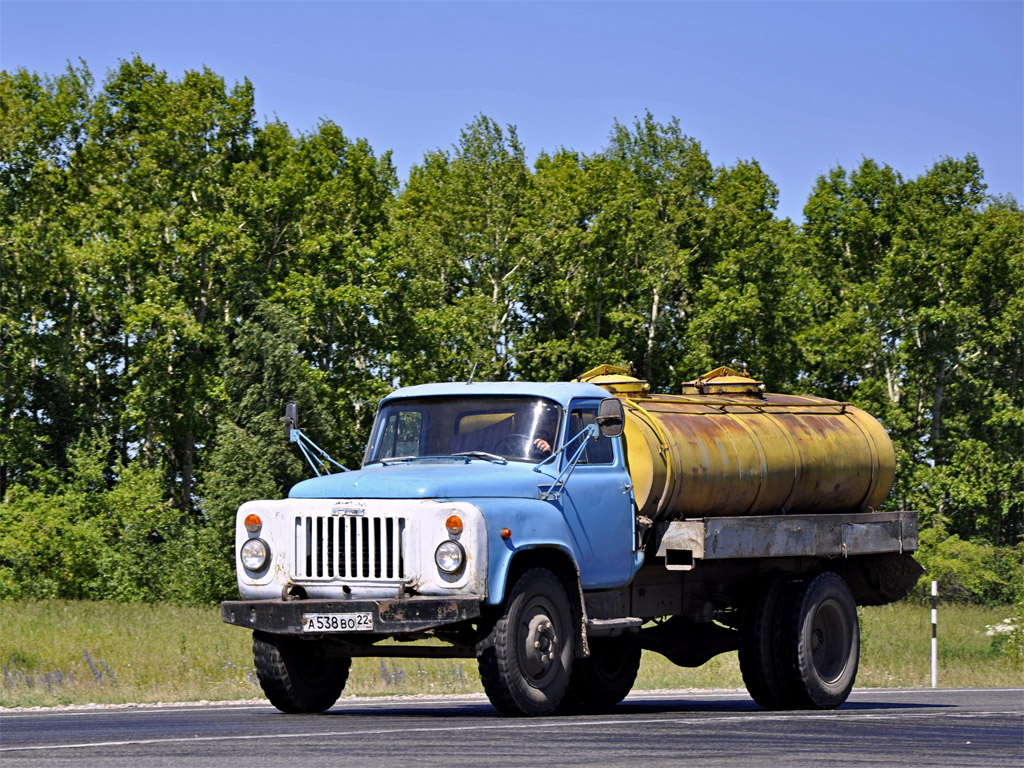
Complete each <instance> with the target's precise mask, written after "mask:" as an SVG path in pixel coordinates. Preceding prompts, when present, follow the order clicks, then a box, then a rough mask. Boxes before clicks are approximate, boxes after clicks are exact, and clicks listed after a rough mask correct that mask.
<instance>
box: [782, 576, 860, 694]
mask: <svg viewBox="0 0 1024 768" xmlns="http://www.w3.org/2000/svg"><path fill="white" fill-rule="evenodd" d="M778 619H779V622H780V624H779V627H778V630H779V631H778V632H777V633H776V638H777V643H778V647H777V651H778V655H777V659H778V677H779V684H780V687H781V689H782V695H783V699H784V700H785V702H786V704H787V706H789V707H792V708H796V709H834V708H836V707H838V706H839V705H840V704H842V703H843V702H844V701H846V699H847V697H848V696H849V695H850V691H851V690H853V683H854V681H855V680H856V678H857V666H858V663H859V660H860V624H859V622H858V619H857V604H856V603H855V602H854V599H853V595H851V594H850V590H849V588H848V587H847V586H846V582H844V581H843V580H842V578H841V577H839V576H837V575H836V574H834V573H830V572H825V573H819V574H818V575H817V576H814V577H813V578H811V579H808V580H807V581H805V582H800V583H798V584H796V585H794V587H793V588H792V590H791V591H789V592H788V594H787V595H786V597H785V599H784V600H783V605H782V606H781V610H780V612H779V616H778Z"/></svg>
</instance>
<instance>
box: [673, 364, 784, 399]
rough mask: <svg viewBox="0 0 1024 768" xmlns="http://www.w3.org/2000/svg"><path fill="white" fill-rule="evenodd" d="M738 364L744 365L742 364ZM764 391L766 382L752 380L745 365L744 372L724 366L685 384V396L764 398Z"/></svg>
mask: <svg viewBox="0 0 1024 768" xmlns="http://www.w3.org/2000/svg"><path fill="white" fill-rule="evenodd" d="M737 364H738V365H743V364H742V363H737ZM764 389H765V387H764V382H761V381H758V380H757V379H754V378H751V377H750V376H749V375H748V374H747V367H746V365H743V371H742V372H741V371H737V370H736V369H734V368H729V367H728V366H725V365H723V366H721V367H719V368H715V370H713V371H708V372H707V373H705V374H704V375H703V376H698V377H697V378H696V379H694V380H693V381H688V382H686V383H684V384H683V394H684V395H743V396H746V397H764Z"/></svg>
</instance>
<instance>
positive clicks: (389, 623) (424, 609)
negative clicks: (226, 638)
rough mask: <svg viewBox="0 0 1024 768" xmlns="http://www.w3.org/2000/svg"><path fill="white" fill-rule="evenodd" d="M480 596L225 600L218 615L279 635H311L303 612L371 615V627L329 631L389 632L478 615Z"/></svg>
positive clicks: (377, 634)
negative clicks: (305, 625)
mask: <svg viewBox="0 0 1024 768" xmlns="http://www.w3.org/2000/svg"><path fill="white" fill-rule="evenodd" d="M482 602H483V598H481V597H410V598H405V599H402V600H226V601H224V602H223V603H221V604H220V615H221V618H222V619H223V620H224V621H225V622H226V623H228V624H235V625H237V626H239V627H248V628H249V629H258V630H260V631H261V632H270V633H272V634H282V635H313V634H315V633H311V632H303V631H302V614H304V613H363V612H369V613H371V614H372V615H373V631H372V632H370V633H367V632H348V633H338V632H332V633H330V634H332V635H345V636H348V637H352V636H357V635H369V636H374V635H376V636H380V635H391V634H404V633H407V632H420V631H422V630H425V629H433V628H434V627H441V626H445V625H449V624H457V623H459V622H461V621H469V620H471V619H475V618H477V617H478V616H479V615H480V606H481V604H482Z"/></svg>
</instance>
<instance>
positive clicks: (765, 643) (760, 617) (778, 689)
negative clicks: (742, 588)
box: [739, 575, 789, 709]
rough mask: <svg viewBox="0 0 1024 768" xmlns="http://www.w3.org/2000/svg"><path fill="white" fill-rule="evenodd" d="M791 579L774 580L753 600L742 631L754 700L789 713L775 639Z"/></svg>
mask: <svg viewBox="0 0 1024 768" xmlns="http://www.w3.org/2000/svg"><path fill="white" fill-rule="evenodd" d="M788 583H789V579H787V577H785V576H781V575H777V576H775V577H774V578H771V579H770V580H769V581H768V582H767V583H766V584H765V585H764V586H763V587H762V588H761V589H759V590H758V591H757V592H756V593H755V595H754V596H753V597H752V598H751V600H750V602H749V604H748V606H747V608H746V611H745V616H744V620H743V624H742V626H741V629H740V650H739V660H740V672H741V673H742V675H743V682H744V684H745V685H746V686H747V692H748V693H750V696H751V698H752V699H753V700H754V701H756V702H757V703H758V704H760V705H761V706H762V707H764V708H765V709H785V708H786V706H785V705H786V703H785V700H784V698H783V690H782V686H781V684H780V683H779V677H778V672H777V662H776V651H775V637H776V624H777V621H776V619H777V617H778V612H779V605H780V603H781V598H782V594H783V591H784V590H785V588H786V587H787V584H788Z"/></svg>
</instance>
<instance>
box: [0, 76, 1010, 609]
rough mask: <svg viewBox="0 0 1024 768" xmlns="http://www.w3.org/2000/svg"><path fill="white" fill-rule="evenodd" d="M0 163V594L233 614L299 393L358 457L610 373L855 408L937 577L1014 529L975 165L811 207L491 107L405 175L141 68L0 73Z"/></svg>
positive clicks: (876, 185) (690, 152) (672, 385)
mask: <svg viewBox="0 0 1024 768" xmlns="http://www.w3.org/2000/svg"><path fill="white" fill-rule="evenodd" d="M0 179H2V185H0V247H2V284H0V333H2V339H0V341H2V344H3V357H2V360H0V386H2V419H3V434H2V441H0V497H2V513H0V596H16V597H42V596H63V597H105V598H114V599H122V600H139V599H154V598H159V599H173V600H180V601H210V600H216V599H218V598H220V597H223V596H225V595H227V594H230V592H231V590H232V589H233V565H232V557H231V549H232V546H233V545H232V519H233V515H234V510H235V508H236V507H237V506H238V504H239V503H241V502H242V501H244V500H246V499H249V498H254V497H268V496H278V495H281V494H282V493H284V492H286V490H287V488H288V487H289V486H290V485H291V484H292V483H293V482H295V481H296V480H298V479H300V478H301V477H302V476H303V474H304V468H303V465H302V463H301V462H300V460H299V458H298V457H297V456H296V455H295V454H294V453H293V452H291V451H289V450H288V448H287V447H286V446H285V445H284V443H283V439H282V435H283V432H282V430H281V420H280V419H281V413H282V411H283V406H284V404H285V403H286V402H287V401H288V400H291V399H295V400H298V401H299V402H300V403H301V405H302V412H303V416H304V427H305V428H306V429H307V430H308V431H310V432H311V433H315V434H316V436H317V441H318V442H319V443H320V444H321V445H323V446H325V447H327V448H329V449H330V451H331V452H332V453H333V454H335V455H336V456H338V457H339V458H343V459H344V461H345V462H346V463H348V464H349V465H352V464H356V463H358V462H359V459H360V456H361V452H362V445H363V441H364V440H365V436H366V434H367V431H368V428H369V425H370V421H371V419H372V415H373V410H374V408H375V405H376V402H377V400H379V398H380V397H381V396H382V395H383V394H385V393H386V392H387V391H389V390H390V389H391V388H392V387H394V386H396V385H399V384H412V383H418V382H423V381H429V380H465V379H467V378H468V377H470V376H473V377H475V378H476V379H477V380H485V379H491V380H508V379H516V378H529V379H539V380H564V379H566V378H570V377H572V376H575V375H578V374H579V373H581V372H582V371H584V370H587V369H588V368H590V367H592V366H593V365H595V364H598V363H602V362H607V363H613V364H619V365H632V366H634V368H635V369H636V371H637V372H638V374H639V375H640V376H642V377H645V378H647V379H649V380H650V381H651V383H652V386H653V387H655V388H656V389H660V390H672V389H676V388H678V386H679V385H680V384H681V382H683V381H686V380H689V379H692V378H694V377H696V376H697V375H699V374H701V373H703V372H705V371H707V370H709V369H711V368H714V367H717V366H718V365H720V364H723V363H729V362H730V361H732V360H734V359H738V360H741V361H743V362H745V363H747V364H748V365H749V366H750V369H751V370H752V371H753V372H754V373H755V374H757V375H759V376H761V377H763V378H764V380H765V381H766V382H767V383H768V385H769V387H770V388H771V389H772V390H775V391H789V392H805V393H809V394H817V395H825V396H831V397H835V398H837V399H841V400H848V401H852V402H854V403H855V404H857V405H860V406H863V407H865V408H866V409H867V410H868V411H870V412H871V413H874V414H876V415H877V416H878V417H879V418H881V419H882V421H883V422H884V424H885V425H886V427H887V428H888V430H889V431H890V434H891V435H892V437H893V441H894V444H895V446H896V450H897V455H898V463H899V468H898V469H899V472H898V482H897V487H896V489H895V491H894V493H893V495H892V497H891V499H890V501H889V504H890V505H891V506H893V507H906V508H916V509H919V510H921V512H922V520H923V521H924V522H925V523H926V524H928V525H929V526H930V528H929V531H930V533H929V534H928V536H931V537H932V538H931V539H929V538H928V537H927V536H926V537H925V539H926V541H927V542H928V543H929V547H930V548H931V550H930V551H931V552H932V553H934V554H933V555H931V557H932V559H933V560H934V561H935V562H936V563H940V564H941V563H952V562H954V561H955V560H956V559H957V558H958V557H960V555H958V554H957V553H960V552H961V550H963V551H964V552H967V551H968V550H969V554H971V556H972V557H973V556H974V554H977V553H978V552H982V554H984V553H987V552H989V550H987V549H984V547H996V548H998V547H1013V546H1014V545H1018V546H1019V542H1020V540H1021V536H1022V527H1024V523H1022V517H1024V459H1022V454H1024V394H1022V375H1024V343H1022V339H1024V214H1022V212H1021V210H1020V208H1019V207H1018V204H1017V202H1016V201H1014V200H1012V199H1009V198H1001V199H1000V198H991V197H989V196H987V195H986V189H985V184H984V176H983V172H982V169H981V168H980V166H979V164H978V162H977V159H976V158H975V157H974V156H972V155H968V156H966V157H964V158H941V159H940V160H939V161H938V162H936V163H935V165H934V166H933V167H932V168H930V169H928V170H927V171H925V172H924V173H923V174H921V175H920V176H918V177H916V178H912V179H904V178H903V177H902V176H901V175H900V174H899V173H897V172H896V171H895V170H893V169H892V168H889V167H888V166H885V165H883V164H880V163H878V162H876V161H874V160H871V159H864V160H863V161H862V162H861V163H860V165H859V166H857V167H856V168H853V169H850V170H847V169H844V168H841V167H837V168H834V169H831V170H830V171H829V172H827V173H826V174H824V175H822V176H821V177H820V178H819V179H818V181H817V183H816V184H815V186H814V188H813V189H812V190H811V191H810V194H809V197H808V200H807V204H806V207H805V210H804V213H805V222H804V224H803V225H802V226H796V225H795V224H793V223H792V222H790V221H789V220H780V219H779V218H778V217H777V215H776V210H775V209H776V202H777V190H776V187H775V185H774V183H773V182H772V180H771V179H770V178H769V177H768V176H767V174H765V173H764V171H763V169H762V168H761V167H760V165H759V164H758V163H757V161H756V160H753V159H751V160H744V161H737V162H736V163H735V164H734V165H732V166H718V167H716V166H714V165H713V164H712V163H711V161H710V160H709V158H708V156H707V153H706V152H705V151H704V149H703V148H702V146H701V144H700V142H699V141H698V140H697V139H695V138H693V137H690V136H687V135H686V134H685V133H684V132H683V130H682V127H681V124H680V122H679V121H678V120H676V119H672V120H670V121H669V122H668V123H659V122H658V121H657V120H656V119H655V118H654V116H653V115H651V114H650V113H645V114H644V115H642V116H640V117H638V118H636V119H635V120H634V121H633V122H632V123H630V124H621V123H618V122H615V123H614V124H613V126H612V128H611V130H610V133H609V137H608V143H607V146H606V147H605V148H604V149H603V150H602V151H600V152H596V153H594V154H589V155H588V154H583V153H579V152H575V151H571V150H568V149H559V150H557V151H555V152H553V153H547V152H542V153H540V155H539V156H538V157H537V159H536V161H535V162H534V163H533V164H532V166H531V165H530V163H528V162H527V152H526V148H525V147H524V146H523V144H522V142H521V141H520V139H519V137H518V134H517V132H516V130H515V128H514V127H513V126H501V125H499V124H498V123H496V122H495V121H494V120H492V119H490V118H488V117H486V116H484V115H480V116H478V117H476V118H474V119H473V120H472V121H470V122H469V124H467V126H466V127H465V128H464V129H463V131H462V132H461V134H460V135H459V137H458V139H457V141H456V143H455V144H454V145H453V146H452V147H451V148H450V149H448V150H443V149H439V150H435V151H432V152H429V153H427V154H426V155H425V156H424V158H423V160H422V162H421V163H420V164H418V165H416V166H414V167H413V169H412V170H411V172H410V175H409V178H408V180H407V181H406V182H405V183H404V184H403V185H401V186H400V185H399V182H398V179H397V175H396V173H395V170H394V167H393V166H392V164H391V159H390V155H389V154H388V153H386V152H385V153H382V154H377V153H375V152H374V150H373V148H372V147H371V146H370V145H369V143H368V142H367V141H365V140H364V139H357V138H352V137H349V136H347V135H346V134H345V133H344V132H343V130H342V128H341V127H339V126H337V125H335V124H334V123H332V122H330V121H324V122H322V123H321V124H320V125H319V126H317V128H316V129H315V130H313V131H312V132H310V133H308V134H296V133H293V132H292V131H291V130H290V129H289V128H288V126H287V125H285V124H283V123H281V122H278V121H273V122H269V123H267V124H265V125H259V124H258V123H257V122H256V120H255V119H254V114H253V89H252V86H251V85H250V84H249V83H248V82H242V83H237V84H235V85H233V86H230V87H229V86H227V85H226V84H225V83H224V81H223V80H222V79H221V78H220V77H219V76H218V75H216V74H215V73H214V72H212V71H210V70H208V69H203V70H201V71H192V72H187V73H186V74H185V75H184V76H183V77H182V78H181V79H180V80H174V79H171V78H169V77H168V76H167V74H166V73H165V72H162V71H160V70H159V69H157V68H156V67H155V66H153V65H151V64H149V63H146V62H144V61H142V60H141V59H139V58H137V57H136V58H134V59H131V60H127V61H123V62H121V63H120V65H119V66H118V67H117V68H116V69H114V70H113V71H111V72H109V73H108V74H107V75H106V77H105V78H104V79H103V81H102V82H101V83H99V84H98V85H97V84H96V82H95V81H94V79H93V77H92V75H91V73H90V72H89V71H88V69H87V68H86V67H85V66H84V65H81V66H77V67H69V68H68V69H67V70H66V71H65V72H64V73H62V74H60V75H57V76H54V77H47V76H40V75H37V74H33V73H29V72H26V71H24V70H19V71H16V72H11V73H9V72H3V73H0ZM933 539H934V540H933ZM965 547H966V548H967V549H964V548H965ZM970 547H974V549H970ZM978 547H981V548H982V549H978ZM993 551H996V552H997V554H998V552H1001V551H1002V550H993ZM1008 551H1009V550H1008ZM1000 556H1001V555H1000ZM964 557H966V555H964ZM985 558H988V559H985ZM982 559H983V560H985V562H996V561H998V562H1002V561H1001V560H999V557H996V556H995V555H993V556H992V557H988V555H985V557H983V558H982ZM937 567H938V566H937ZM943 567H945V566H943ZM1000 573H1001V574H1003V575H998V574H997V576H998V578H999V579H1004V577H1005V574H1004V573H1003V572H1002V571H1000ZM975 586H976V585H975ZM971 589H975V587H971ZM979 589H980V588H979ZM975 591H977V590H975ZM985 599H992V598H991V596H988V597H986V598H985Z"/></svg>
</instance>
